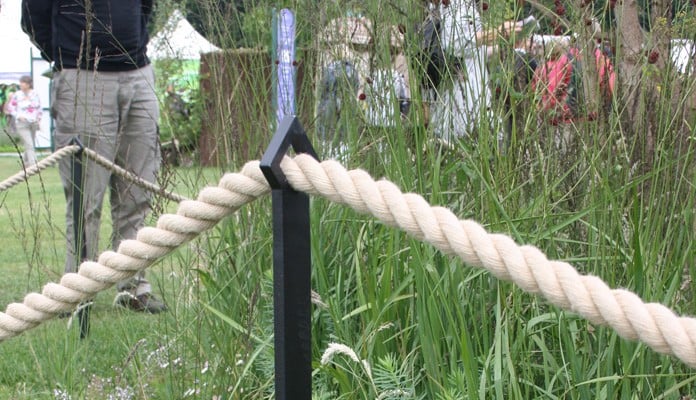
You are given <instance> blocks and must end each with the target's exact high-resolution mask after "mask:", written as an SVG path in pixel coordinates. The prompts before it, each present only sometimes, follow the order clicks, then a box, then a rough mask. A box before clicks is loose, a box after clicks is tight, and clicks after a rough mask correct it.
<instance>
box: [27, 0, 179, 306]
mask: <svg viewBox="0 0 696 400" xmlns="http://www.w3.org/2000/svg"><path fill="white" fill-rule="evenodd" d="M152 8H153V0H92V1H88V2H82V1H75V0H22V28H23V30H24V31H25V32H26V33H27V34H28V35H29V37H30V38H31V40H32V41H33V42H34V44H35V45H36V46H37V47H38V48H39V49H40V50H41V53H42V56H43V58H45V59H46V60H47V61H49V62H51V63H53V69H54V74H53V85H52V87H51V96H52V99H53V101H52V104H51V115H52V117H53V118H54V119H55V137H54V142H55V144H56V147H57V148H60V147H64V146H67V145H69V144H70V143H71V141H72V140H73V139H79V140H80V141H81V142H82V144H83V145H84V146H85V147H87V148H89V149H92V150H94V151H96V152H97V153H99V154H100V155H101V156H103V157H105V158H106V159H108V160H111V161H112V162H114V163H115V164H116V165H118V166H120V167H122V168H124V169H126V170H127V171H129V172H131V173H133V174H135V175H137V176H139V177H141V178H142V179H145V180H147V181H149V182H154V181H155V180H156V176H157V173H158V171H159V167H160V161H161V157H160V151H159V145H158V143H159V136H158V131H157V121H158V118H159V105H158V102H157V97H156V95H155V92H154V88H155V79H154V71H153V68H152V66H151V65H150V60H149V59H148V57H147V54H146V51H147V44H148V41H149V36H148V31H147V25H148V22H149V20H150V16H151V12H152ZM59 169H60V175H61V179H62V182H63V188H64V191H65V196H66V200H67V205H66V206H67V207H66V214H67V215H66V225H67V226H66V235H67V238H68V240H67V257H66V265H65V271H66V272H74V271H75V270H76V269H77V266H78V264H79V263H80V261H81V260H76V259H75V253H74V248H75V246H74V240H75V238H74V237H73V213H72V203H73V198H72V186H73V183H72V181H71V176H70V175H71V174H70V172H71V171H70V160H69V159H63V160H61V163H60V168H59ZM84 170H85V178H84V189H83V190H84V195H83V207H84V208H83V212H84V230H85V236H86V254H85V255H84V256H85V258H86V259H89V260H94V259H95V257H96V256H97V252H98V246H99V225H100V221H101V213H102V203H103V199H104V195H105V192H106V190H107V189H109V192H110V204H111V220H112V224H113V230H112V236H111V246H112V247H113V248H114V249H116V248H117V247H118V245H119V243H121V241H122V240H124V239H132V238H134V237H135V235H136V233H137V231H138V230H139V229H140V228H141V227H142V226H143V225H144V220H145V217H146V216H147V214H148V213H149V212H150V209H151V206H150V204H151V196H152V194H151V193H150V192H148V191H146V190H144V189H141V188H140V187H138V186H136V185H135V184H133V183H131V182H129V181H127V180H126V179H124V178H122V177H119V176H118V175H116V174H112V172H111V171H110V170H108V169H105V168H102V167H101V166H98V165H97V164H96V163H94V162H93V161H92V160H88V161H86V164H85V167H84ZM117 288H118V289H119V294H118V297H117V298H116V303H117V304H119V305H121V306H123V307H126V308H129V309H131V310H134V311H141V312H148V313H158V312H162V311H165V310H166V309H167V307H166V305H165V304H164V303H163V302H162V301H160V300H158V299H157V298H155V297H154V296H153V295H152V293H151V287H150V283H149V282H148V281H147V280H146V279H145V276H144V273H142V271H141V272H140V273H138V274H137V275H136V276H135V277H134V278H133V279H130V280H128V281H124V282H120V283H119V284H118V285H117Z"/></svg>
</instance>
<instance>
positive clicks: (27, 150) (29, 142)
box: [6, 75, 42, 167]
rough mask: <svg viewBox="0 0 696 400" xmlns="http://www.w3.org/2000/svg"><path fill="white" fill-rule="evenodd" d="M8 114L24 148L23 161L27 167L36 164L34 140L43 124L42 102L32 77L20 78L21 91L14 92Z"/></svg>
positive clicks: (8, 104)
mask: <svg viewBox="0 0 696 400" xmlns="http://www.w3.org/2000/svg"><path fill="white" fill-rule="evenodd" d="M6 108H7V112H8V114H9V115H10V117H12V119H13V122H14V126H15V129H16V131H17V135H18V136H19V138H20V140H21V141H22V145H23V146H24V153H23V154H22V160H23V161H24V166H25V167H30V166H32V165H34V164H36V151H34V140H35V139H36V132H37V131H38V130H39V124H40V123H41V115H42V111H41V100H40V99H39V95H38V94H37V93H36V92H35V91H34V83H33V80H32V79H31V77H30V76H26V75H25V76H22V77H20V78H19V90H18V91H16V92H14V93H13V94H12V96H11V97H10V99H9V100H8V102H7V105H6Z"/></svg>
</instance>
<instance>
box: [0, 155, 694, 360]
mask: <svg viewBox="0 0 696 400" xmlns="http://www.w3.org/2000/svg"><path fill="white" fill-rule="evenodd" d="M281 168H282V170H283V172H284V173H285V175H286V176H287V179H288V182H289V183H290V185H291V186H292V187H293V188H294V189H295V190H298V191H303V192H306V193H309V194H313V195H319V196H322V197H325V198H327V199H329V200H331V201H333V202H337V203H341V204H345V205H348V206H350V207H352V208H353V209H355V210H356V211H359V212H362V213H365V214H370V215H373V216H374V217H376V218H378V219H379V220H380V221H382V222H384V223H386V224H388V225H390V226H394V227H399V228H400V229H402V230H404V231H405V232H407V233H408V234H410V235H412V236H413V237H415V238H417V239H419V240H421V241H425V242H428V243H430V244H432V245H433V246H435V247H436V248H438V249H439V250H441V251H443V252H445V253H447V254H456V255H458V256H459V257H461V259H462V260H463V261H464V262H465V263H467V264H469V265H472V266H477V267H481V268H485V269H487V270H489V271H490V272H491V273H493V275H495V276H496V277H497V278H499V279H503V280H507V281H512V282H514V283H516V284H517V285H519V286H520V287H521V288H522V289H523V290H525V291H527V292H530V293H534V294H539V295H542V296H544V297H545V298H546V299H548V300H549V301H550V302H551V303H553V304H554V305H556V306H558V307H560V308H562V309H565V310H570V311H572V312H575V313H577V314H579V315H581V316H582V317H584V318H586V319H588V320H589V321H590V322H592V323H594V324H598V325H607V326H610V327H611V328H613V329H614V330H615V331H616V332H617V333H618V334H619V335H620V336H622V337H624V338H626V339H629V340H634V341H641V342H643V343H645V344H647V345H648V346H650V347H651V348H652V349H653V350H655V351H657V352H660V353H664V354H671V355H674V356H676V357H677V358H679V359H680V360H682V361H683V362H684V363H686V364H687V365H689V366H690V367H692V368H696V320H695V319H692V318H688V317H679V316H677V315H675V314H674V313H673V312H672V311H670V310H669V309H668V308H666V307H664V306H662V305H660V304H656V303H648V304H646V303H643V302H642V300H641V299H640V298H639V297H638V296H636V295H635V294H633V293H631V292H629V291H627V290H621V289H611V288H609V287H608V286H607V285H606V284H605V283H604V282H603V281H602V280H601V279H599V278H597V277H595V276H589V275H580V274H579V273H578V272H577V271H576V270H575V269H574V268H573V267H572V266H570V265H569V264H568V263H565V262H561V261H549V260H548V259H547V258H546V256H545V255H544V254H543V253H541V251H539V250H538V249H537V248H535V247H532V246H518V245H517V244H516V243H515V242H514V241H513V240H512V239H511V238H509V237H508V236H505V235H501V234H489V233H487V232H486V230H485V229H484V228H483V227H482V226H481V225H479V224H478V223H476V222H474V221H470V220H459V219H457V217H456V216H455V215H454V214H452V212H450V211H449V210H447V209H445V208H442V207H431V206H430V205H428V203H427V202H426V201H425V200H424V199H423V198H422V197H421V196H419V195H416V194H411V193H407V194H404V193H402V192H401V191H400V190H399V189H398V188H397V187H396V186H395V185H394V184H393V183H391V182H388V181H385V180H382V181H379V182H375V181H374V180H373V179H372V178H371V177H370V175H369V174H367V173H366V172H364V171H362V170H352V171H347V170H346V169H345V168H343V167H342V166H341V165H340V164H339V163H337V162H335V161H325V162H322V163H318V162H317V161H315V160H314V159H313V158H311V157H309V156H307V155H298V156H297V157H295V158H288V157H286V158H284V159H283V162H282V164H281ZM269 190H270V189H269V187H268V184H267V183H266V180H265V179H264V177H263V175H262V173H261V171H260V169H259V166H258V162H256V161H253V162H249V163H247V164H246V165H245V166H244V168H243V169H242V171H241V173H234V174H227V175H225V176H224V177H223V178H222V179H221V180H220V183H219V185H218V186H217V187H212V188H206V189H204V190H203V191H202V192H201V193H200V194H199V196H198V199H197V200H187V201H184V202H182V203H181V204H180V205H179V208H178V210H177V214H176V215H163V216H161V217H160V218H159V220H158V222H157V226H156V227H154V228H151V227H146V228H143V229H141V230H140V231H139V232H138V235H137V238H136V239H135V240H128V241H124V242H123V243H122V244H121V245H120V246H119V248H118V251H117V252H105V253H102V255H101V256H100V257H99V260H98V261H97V262H85V263H83V264H82V265H81V266H80V270H79V272H78V273H77V274H74V273H71V274H66V275H65V276H63V278H62V279H61V281H60V284H55V283H49V284H47V285H46V286H45V287H44V289H43V291H42V293H41V294H38V293H31V294H29V295H27V296H26V297H25V299H24V303H22V304H10V305H9V306H8V307H7V310H6V313H0V340H2V339H6V338H9V337H12V336H15V335H18V334H20V333H22V332H23V331H25V330H27V329H30V328H32V327H34V326H36V325H38V324H39V323H41V322H42V321H44V320H46V319H49V318H51V317H53V316H54V315H56V314H58V313H60V312H63V311H69V310H71V309H73V308H74V307H75V306H76V305H77V304H79V303H80V302H81V301H84V300H86V299H89V298H92V297H94V295H95V294H96V293H98V292H99V291H101V290H104V289H106V288H108V287H110V286H112V285H114V284H115V283H116V282H118V281H120V280H122V279H125V278H129V277H131V276H133V275H134V274H135V273H136V272H137V271H139V270H142V269H145V268H147V267H148V266H150V265H152V263H154V262H155V261H156V260H157V259H158V258H160V257H163V256H165V255H167V254H169V253H170V252H172V251H173V250H174V249H175V248H176V247H178V246H179V245H181V244H182V243H184V242H186V241H188V240H190V239H192V238H193V237H195V236H196V235H198V234H200V233H201V232H203V231H205V230H207V229H209V228H211V227H212V226H214V225H215V224H216V223H217V222H218V221H220V220H221V219H222V218H224V217H225V216H227V215H229V214H230V213H232V212H233V211H235V210H237V209H238V208H239V207H241V206H242V205H244V204H246V203H249V202H251V201H253V200H254V199H256V198H258V197H260V196H262V195H265V194H266V193H267V192H268V191H269Z"/></svg>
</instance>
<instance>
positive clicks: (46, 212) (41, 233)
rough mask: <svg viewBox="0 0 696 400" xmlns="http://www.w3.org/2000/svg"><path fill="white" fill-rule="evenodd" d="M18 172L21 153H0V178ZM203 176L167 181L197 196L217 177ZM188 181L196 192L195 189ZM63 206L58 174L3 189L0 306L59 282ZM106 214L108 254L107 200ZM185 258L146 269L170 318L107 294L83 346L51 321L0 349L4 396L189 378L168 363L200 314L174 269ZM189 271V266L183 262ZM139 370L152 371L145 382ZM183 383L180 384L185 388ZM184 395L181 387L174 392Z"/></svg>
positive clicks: (71, 327) (185, 173)
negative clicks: (119, 303)
mask: <svg viewBox="0 0 696 400" xmlns="http://www.w3.org/2000/svg"><path fill="white" fill-rule="evenodd" d="M20 168H21V167H20V163H19V159H18V158H17V157H11V156H8V157H0V170H1V171H3V174H2V177H0V179H5V178H6V177H8V176H10V175H12V174H14V173H16V172H17V171H19V169H20ZM201 171H202V170H179V171H178V172H176V174H174V173H173V171H167V172H168V173H169V175H170V179H171V181H172V183H174V182H176V183H177V184H178V185H179V189H181V191H178V192H179V193H181V194H184V195H195V192H196V191H197V189H200V188H201V187H202V186H203V185H205V183H206V182H207V181H208V180H209V179H212V180H214V181H216V180H217V177H218V176H219V174H218V173H217V172H214V171H212V170H208V171H207V172H206V174H207V175H201V173H202V172H201ZM194 182H195V183H196V184H198V185H201V186H198V187H196V186H194V185H193V183H194ZM187 188H190V189H187ZM175 191H177V190H176V189H175ZM158 206H159V207H160V208H162V209H163V210H166V211H170V212H171V211H174V210H175V207H176V205H175V204H172V203H160V204H158ZM64 208H65V200H64V198H63V193H62V186H61V183H60V178H59V176H58V173H57V169H56V168H49V169H48V170H45V171H43V172H42V173H41V174H40V175H37V176H34V177H32V178H30V181H29V182H28V183H22V184H19V185H17V186H15V187H13V188H11V189H9V190H7V191H5V192H2V193H0V235H2V237H3V240H2V247H1V248H0V276H2V277H3V279H2V280H0V302H1V303H2V308H3V310H4V308H5V306H6V305H7V304H9V303H11V302H21V300H22V298H23V297H24V295H25V294H27V293H29V292H40V291H41V288H42V287H43V285H45V284H46V283H47V282H50V281H58V280H59V279H60V276H61V274H62V272H63V264H64V255H65V243H64V240H65V239H64V229H65V222H64V215H65V210H64ZM103 215H104V219H103V224H102V233H101V242H102V248H103V249H107V248H108V238H109V234H110V220H109V212H108V203H107V204H105V210H104V214H103ZM190 253H191V252H190V251H189V250H188V247H186V246H184V247H182V250H180V251H178V252H177V254H175V255H173V256H172V257H170V258H168V259H166V260H164V261H163V262H161V263H159V264H157V265H155V266H154V267H152V268H151V269H150V270H149V272H148V274H149V275H148V277H149V279H150V280H151V281H152V283H153V286H154V287H156V289H155V290H156V292H157V293H158V294H160V295H161V296H162V298H163V299H164V300H165V301H166V302H167V303H168V305H169V306H170V312H168V313H165V314H163V315H157V316H151V315H142V314H136V313H132V312H129V311H126V310H123V309H120V308H117V307H114V306H113V305H112V302H113V298H114V295H115V293H116V292H115V289H113V288H112V289H109V290H107V291H105V292H102V293H100V294H99V295H98V296H97V297H96V299H95V305H94V308H93V312H92V317H91V332H90V335H89V336H88V338H87V339H86V340H79V338H78V337H79V327H78V324H77V323H73V324H69V323H68V320H64V319H55V320H52V321H49V322H47V323H45V324H43V325H42V326H40V327H38V328H35V329H33V330H30V331H29V332H26V333H24V334H22V335H20V336H19V337H16V338H12V339H9V340H7V341H5V342H4V343H0V398H2V399H5V398H13V399H20V398H21V399H36V398H59V397H58V396H57V395H55V394H56V393H58V394H59V393H60V392H61V391H62V390H64V391H65V393H75V391H76V389H75V387H76V386H77V387H79V388H80V389H79V392H81V393H84V395H85V396H87V398H106V397H107V396H108V395H109V394H111V393H116V392H117V391H118V390H120V389H119V385H120V386H123V387H126V386H127V387H128V388H127V389H123V388H122V389H123V390H135V391H137V390H138V387H137V385H133V384H125V382H126V381H128V382H133V381H137V382H152V381H154V382H157V381H168V380H170V379H171V378H172V374H174V375H176V374H178V373H182V374H184V373H188V369H177V370H176V371H174V370H172V369H170V368H168V365H169V364H170V363H171V360H176V359H177V358H179V359H186V358H187V357H186V354H187V352H188V351H189V349H178V348H174V347H173V343H176V340H175V339H176V336H177V335H179V334H181V333H182V332H185V331H186V330H187V329H189V327H190V326H192V325H195V322H192V321H196V318H195V315H196V312H197V308H196V307H189V305H190V304H191V303H192V302H195V301H196V299H197V295H196V293H195V292H194V291H193V290H192V289H191V287H190V286H187V285H188V284H190V283H191V279H192V277H191V275H190V273H189V272H188V269H187V268H182V267H180V265H182V260H189V261H190V260H191V257H192V256H191V255H190ZM187 265H189V266H190V265H191V264H190V263H188V262H187ZM186 362H187V368H189V367H188V365H190V364H191V363H193V364H196V363H197V360H196V358H195V357H193V359H188V360H186ZM201 363H202V362H201ZM196 368H198V366H197V367H196ZM138 374H146V375H148V376H147V379H142V378H141V377H139V376H138ZM160 375H161V376H160ZM158 376H160V377H159V378H158ZM186 381H187V379H181V384H182V385H183V384H184V383H185V382H186ZM85 387H86V389H85ZM163 387H164V388H160V389H158V390H163V391H164V392H165V393H160V395H161V396H162V397H161V398H167V397H168V396H166V391H167V390H170V389H172V388H171V384H167V385H164V386H163ZM47 388H48V389H47ZM51 388H53V389H51ZM168 388H169V389H168ZM140 390H145V389H144V388H140ZM147 390H149V391H151V389H147ZM184 390H185V388H177V389H176V390H175V392H177V393H181V392H183V391H184ZM52 391H57V392H56V393H52ZM138 396H139V397H142V396H140V395H138Z"/></svg>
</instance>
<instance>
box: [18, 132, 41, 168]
mask: <svg viewBox="0 0 696 400" xmlns="http://www.w3.org/2000/svg"><path fill="white" fill-rule="evenodd" d="M16 130H17V136H19V139H20V140H21V141H22V146H23V147H24V153H23V154H22V160H23V161H24V166H25V167H30V166H32V165H34V164H36V153H35V152H34V139H33V135H32V127H31V124H30V123H28V122H25V121H17V123H16Z"/></svg>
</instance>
